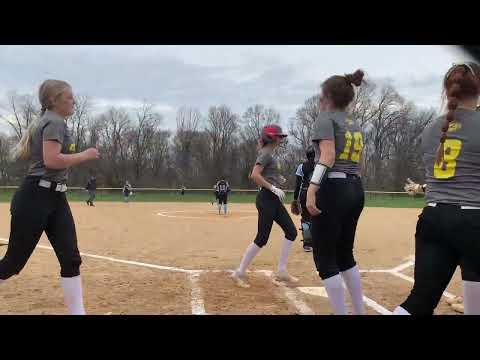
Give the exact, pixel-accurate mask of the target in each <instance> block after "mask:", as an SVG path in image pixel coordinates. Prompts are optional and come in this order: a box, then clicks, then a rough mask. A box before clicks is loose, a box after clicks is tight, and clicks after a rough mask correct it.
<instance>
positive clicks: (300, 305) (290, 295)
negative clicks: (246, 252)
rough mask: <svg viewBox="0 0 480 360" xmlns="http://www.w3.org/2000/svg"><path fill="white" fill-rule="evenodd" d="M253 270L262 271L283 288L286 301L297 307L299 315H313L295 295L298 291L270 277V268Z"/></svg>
mask: <svg viewBox="0 0 480 360" xmlns="http://www.w3.org/2000/svg"><path fill="white" fill-rule="evenodd" d="M255 272H256V273H262V274H263V275H265V276H266V277H268V278H269V279H270V281H272V283H274V284H275V285H277V286H279V287H280V288H281V289H282V290H283V293H284V294H285V296H286V298H287V299H288V301H290V303H291V304H292V305H293V306H294V307H295V308H296V309H297V311H298V313H299V314H300V315H315V312H314V311H313V310H312V309H311V308H310V307H309V306H308V305H307V304H306V303H305V302H303V301H302V300H300V299H299V298H298V296H297V293H299V291H298V290H297V291H295V290H293V289H291V288H289V287H287V286H285V285H284V284H282V283H281V282H277V281H274V280H273V278H272V274H273V272H272V271H271V270H257V271H255Z"/></svg>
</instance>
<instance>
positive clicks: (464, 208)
mask: <svg viewBox="0 0 480 360" xmlns="http://www.w3.org/2000/svg"><path fill="white" fill-rule="evenodd" d="M427 206H430V207H437V206H454V207H456V208H460V209H462V210H480V207H478V206H461V205H454V204H438V203H435V202H430V203H428V204H427Z"/></svg>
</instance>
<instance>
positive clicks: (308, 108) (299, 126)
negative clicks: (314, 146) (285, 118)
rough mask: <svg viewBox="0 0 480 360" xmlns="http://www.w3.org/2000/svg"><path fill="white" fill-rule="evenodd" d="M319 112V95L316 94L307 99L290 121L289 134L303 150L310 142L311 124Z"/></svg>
mask: <svg viewBox="0 0 480 360" xmlns="http://www.w3.org/2000/svg"><path fill="white" fill-rule="evenodd" d="M319 113H320V95H318V94H317V95H314V96H312V97H310V98H309V99H307V101H305V104H304V105H303V106H302V107H301V108H300V109H298V110H297V113H296V115H295V118H294V119H292V120H291V121H290V135H291V136H292V137H293V138H294V139H295V141H296V143H297V144H298V145H299V146H300V147H301V148H302V149H303V150H305V149H306V148H307V147H308V146H309V145H310V144H311V142H312V130H313V124H314V123H315V120H316V119H317V117H318V114H319Z"/></svg>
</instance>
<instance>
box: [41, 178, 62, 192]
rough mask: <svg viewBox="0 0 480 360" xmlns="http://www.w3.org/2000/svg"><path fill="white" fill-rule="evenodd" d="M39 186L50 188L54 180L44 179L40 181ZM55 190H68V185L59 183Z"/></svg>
mask: <svg viewBox="0 0 480 360" xmlns="http://www.w3.org/2000/svg"><path fill="white" fill-rule="evenodd" d="M38 186H41V187H44V188H47V189H50V188H51V187H52V182H51V181H47V180H43V179H42V180H40V181H39V182H38ZM55 191H58V192H65V191H67V185H66V184H57V186H56V187H55Z"/></svg>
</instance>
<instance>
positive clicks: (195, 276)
mask: <svg viewBox="0 0 480 360" xmlns="http://www.w3.org/2000/svg"><path fill="white" fill-rule="evenodd" d="M201 273H202V272H201V271H198V272H194V273H190V275H189V279H190V284H191V288H192V291H191V302H190V304H191V307H192V315H207V312H206V311H205V303H204V301H203V296H202V288H201V287H200V285H199V281H200V274H201Z"/></svg>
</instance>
